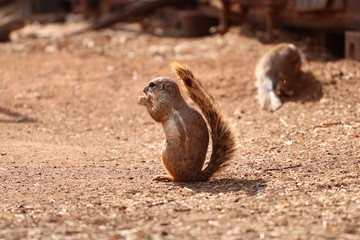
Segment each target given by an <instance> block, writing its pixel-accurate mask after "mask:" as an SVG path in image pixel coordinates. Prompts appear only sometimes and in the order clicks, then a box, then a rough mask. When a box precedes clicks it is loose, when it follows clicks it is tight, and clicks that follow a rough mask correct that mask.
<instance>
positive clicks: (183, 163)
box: [139, 63, 235, 181]
mask: <svg viewBox="0 0 360 240" xmlns="http://www.w3.org/2000/svg"><path fill="white" fill-rule="evenodd" d="M172 69H173V70H174V71H175V73H176V74H177V75H178V76H179V78H180V80H181V82H182V83H183V85H184V87H185V88H186V89H187V92H188V94H189V96H190V98H191V99H192V100H193V101H194V102H195V103H196V104H197V105H198V106H199V108H200V109H201V112H202V113H203V115H204V116H205V119H206V121H207V123H208V125H209V128H210V130H208V128H207V125H206V123H205V121H204V119H203V117H202V116H201V114H200V113H199V112H198V111H196V110H194V109H193V108H191V107H190V106H189V105H188V104H187V103H186V102H185V100H184V99H183V97H182V96H181V93H180V90H179V87H178V85H177V84H176V83H175V82H174V81H172V80H170V79H167V78H162V77H160V78H155V79H153V80H151V81H150V83H149V85H148V86H147V87H145V89H144V93H145V96H141V97H140V98H139V104H141V105H144V106H146V108H147V110H148V112H149V114H150V116H151V117H152V118H153V119H154V120H155V121H157V122H160V123H162V125H163V127H164V132H165V135H166V145H165V148H164V149H163V150H162V160H163V163H164V165H165V167H166V169H167V171H168V172H169V173H170V175H166V176H157V177H156V178H155V180H170V181H206V180H208V179H209V178H210V177H211V176H212V175H213V174H214V173H215V172H216V171H218V170H219V169H220V168H221V167H222V166H223V164H224V163H225V162H226V161H228V160H230V159H231V157H232V155H233V153H234V151H235V140H234V136H233V134H232V132H231V130H230V128H229V126H228V123H227V122H225V120H224V119H223V117H222V114H221V112H220V109H219V108H218V107H217V105H216V103H215V102H214V100H213V98H212V97H211V96H210V94H209V93H208V92H207V91H206V90H205V89H204V87H203V86H202V84H201V83H200V81H199V80H198V79H196V78H195V77H194V76H193V74H192V72H191V71H190V70H189V69H188V68H186V67H185V66H183V65H181V64H179V63H172ZM208 131H210V135H211V138H212V142H213V145H212V154H211V157H210V161H209V164H208V165H207V167H206V168H205V169H203V165H204V162H205V157H206V151H207V147H208V142H209V132H208Z"/></svg>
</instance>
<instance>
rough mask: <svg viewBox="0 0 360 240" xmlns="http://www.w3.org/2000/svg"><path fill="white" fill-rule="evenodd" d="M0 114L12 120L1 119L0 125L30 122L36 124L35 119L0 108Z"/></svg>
mask: <svg viewBox="0 0 360 240" xmlns="http://www.w3.org/2000/svg"><path fill="white" fill-rule="evenodd" d="M0 114H4V115H8V116H9V117H12V118H13V119H11V120H9V119H1V118H0V123H31V122H37V120H36V119H33V118H31V117H28V116H26V115H24V114H21V113H18V112H13V111H11V110H10V109H7V108H3V107H0Z"/></svg>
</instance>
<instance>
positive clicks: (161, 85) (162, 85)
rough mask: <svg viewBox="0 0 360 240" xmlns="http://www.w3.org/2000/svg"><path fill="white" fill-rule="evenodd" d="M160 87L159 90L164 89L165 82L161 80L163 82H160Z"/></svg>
mask: <svg viewBox="0 0 360 240" xmlns="http://www.w3.org/2000/svg"><path fill="white" fill-rule="evenodd" d="M160 89H161V90H164V89H165V82H163V83H161V84H160Z"/></svg>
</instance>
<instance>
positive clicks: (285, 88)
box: [255, 43, 302, 112]
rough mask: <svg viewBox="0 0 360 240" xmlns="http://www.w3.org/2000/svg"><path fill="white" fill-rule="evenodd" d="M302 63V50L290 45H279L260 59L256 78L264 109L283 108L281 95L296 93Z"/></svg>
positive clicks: (259, 96)
mask: <svg viewBox="0 0 360 240" xmlns="http://www.w3.org/2000/svg"><path fill="white" fill-rule="evenodd" d="M301 62H302V55H301V52H300V50H299V49H298V48H297V47H296V46H295V45H293V44H290V43H281V44H278V45H276V46H274V47H273V48H271V49H270V50H269V51H267V52H266V53H265V54H264V55H263V56H262V57H261V58H260V60H259V62H258V64H257V66H256V70H255V76H256V78H257V81H256V87H257V88H258V100H259V103H260V106H261V108H262V109H265V110H268V111H271V112H272V111H275V110H276V109H278V108H279V107H280V106H281V100H280V98H279V96H280V95H287V96H291V95H292V94H293V93H294V89H295V85H296V82H297V81H298V78H299V77H300V73H301Z"/></svg>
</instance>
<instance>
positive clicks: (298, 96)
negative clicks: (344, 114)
mask: <svg viewBox="0 0 360 240" xmlns="http://www.w3.org/2000/svg"><path fill="white" fill-rule="evenodd" d="M299 80H300V81H298V83H297V84H296V86H295V87H294V94H293V95H292V96H284V97H283V96H282V97H281V100H282V102H283V103H285V102H301V103H305V102H318V101H320V99H321V98H322V97H323V95H324V93H323V89H322V86H321V83H320V81H319V80H318V79H317V78H316V77H315V75H314V74H313V73H311V72H303V73H302V74H301V76H300V79H299Z"/></svg>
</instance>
